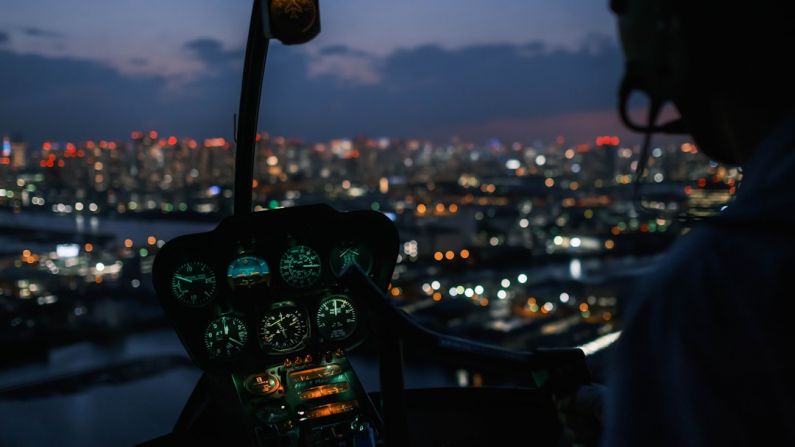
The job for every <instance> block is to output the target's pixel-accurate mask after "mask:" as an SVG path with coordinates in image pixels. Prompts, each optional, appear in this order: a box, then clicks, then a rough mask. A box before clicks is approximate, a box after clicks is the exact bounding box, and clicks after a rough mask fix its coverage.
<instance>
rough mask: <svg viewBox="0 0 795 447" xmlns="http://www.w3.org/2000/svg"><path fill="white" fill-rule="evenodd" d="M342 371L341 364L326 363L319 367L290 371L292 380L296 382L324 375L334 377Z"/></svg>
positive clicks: (319, 377)
mask: <svg viewBox="0 0 795 447" xmlns="http://www.w3.org/2000/svg"><path fill="white" fill-rule="evenodd" d="M341 373H342V368H341V367H340V366H339V365H326V366H319V367H317V368H309V369H302V370H300V371H293V372H291V373H290V375H289V377H290V380H293V381H295V382H306V381H307V380H313V379H321V378H323V377H333V376H337V375H339V374H341Z"/></svg>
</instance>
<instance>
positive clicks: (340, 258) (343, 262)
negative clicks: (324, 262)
mask: <svg viewBox="0 0 795 447" xmlns="http://www.w3.org/2000/svg"><path fill="white" fill-rule="evenodd" d="M328 262H329V267H331V273H333V274H334V276H336V277H338V278H339V277H340V276H342V274H343V273H345V271H346V270H348V267H350V266H352V265H354V264H356V265H358V266H359V268H361V269H362V271H363V272H364V273H365V274H369V273H370V270H372V268H373V256H372V255H371V254H370V250H368V249H367V247H365V246H364V245H362V244H360V243H358V242H343V243H340V244H338V245H337V246H336V247H334V248H333V249H332V250H331V254H330V255H329V260H328Z"/></svg>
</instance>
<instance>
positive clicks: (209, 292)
mask: <svg viewBox="0 0 795 447" xmlns="http://www.w3.org/2000/svg"><path fill="white" fill-rule="evenodd" d="M397 253H398V235H397V230H396V229H395V227H394V225H393V224H392V222H391V221H390V220H389V219H388V218H387V217H386V216H384V215H383V214H381V213H378V212H375V211H353V212H337V211H336V210H334V209H333V208H331V207H329V206H326V205H311V206H301V207H294V208H285V209H278V210H271V211H264V212H258V213H252V214H250V215H248V216H243V217H237V216H235V217H229V218H227V219H225V220H224V221H223V222H221V224H219V226H218V227H217V228H216V229H215V230H213V231H210V232H207V233H199V234H193V235H187V236H181V237H178V238H176V239H173V240H172V241H169V242H168V243H167V244H166V245H164V246H163V248H162V249H161V250H160V252H159V253H158V255H157V258H156V260H155V265H154V268H153V275H154V283H155V289H156V291H157V296H158V299H159V300H160V302H161V304H162V306H163V308H164V310H165V312H166V315H167V316H168V317H169V319H170V320H171V321H172V322H173V323H174V326H175V328H176V330H177V333H178V334H179V337H180V339H181V340H182V342H183V344H184V345H185V347H186V349H187V351H188V353H189V355H190V356H191V358H192V359H193V360H194V362H195V363H196V364H197V365H198V366H199V367H201V368H202V369H204V370H206V371H210V372H216V373H247V372H250V371H255V370H258V369H261V368H263V367H270V366H272V365H275V364H278V363H281V362H284V361H289V360H287V359H289V358H294V357H295V354H296V353H299V352H300V353H304V352H308V353H314V354H315V355H316V356H322V355H323V354H324V353H327V352H336V351H337V350H343V351H346V350H349V349H351V348H353V347H355V346H356V345H358V344H359V343H361V342H362V341H363V340H364V337H365V335H366V332H367V324H366V322H365V321H363V320H364V317H365V313H364V312H363V306H362V305H361V303H360V302H359V301H358V300H357V298H356V297H354V296H351V294H350V293H349V291H348V290H346V288H345V287H344V286H343V285H342V284H341V283H340V281H339V276H340V275H341V274H342V273H343V272H344V271H345V270H346V269H347V268H349V267H350V266H352V265H354V264H355V265H358V266H359V268H361V269H362V270H363V271H364V272H365V273H367V274H368V275H369V276H370V277H371V278H372V279H373V281H374V282H375V283H376V284H377V285H378V286H379V287H381V288H382V289H383V290H384V291H386V289H387V287H388V285H389V281H390V279H391V275H392V271H393V269H394V267H395V262H396V260H397Z"/></svg>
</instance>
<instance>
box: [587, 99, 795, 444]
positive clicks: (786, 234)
mask: <svg viewBox="0 0 795 447" xmlns="http://www.w3.org/2000/svg"><path fill="white" fill-rule="evenodd" d="M743 168H744V169H743V181H742V184H741V185H740V187H739V189H738V193H737V196H736V199H735V200H734V201H733V202H732V203H731V204H730V205H729V206H728V207H727V208H726V209H725V210H724V211H723V212H721V213H720V215H719V216H716V217H715V218H714V220H711V221H706V222H704V223H702V224H701V225H699V226H698V227H696V228H695V229H694V230H693V231H691V232H690V233H689V234H687V235H685V236H684V237H682V238H681V239H680V240H679V241H678V242H677V243H676V244H675V245H674V246H673V247H672V249H671V251H670V252H669V253H668V254H667V255H666V256H665V257H664V259H663V260H662V261H661V262H660V264H659V265H658V266H657V267H656V268H655V269H654V270H653V271H652V272H651V273H649V274H648V275H645V277H643V278H641V280H640V281H639V283H638V285H637V290H638V293H637V294H636V295H635V296H634V297H633V298H632V299H631V302H629V303H628V304H627V310H626V313H625V318H626V320H625V322H626V323H625V326H624V330H623V332H622V335H621V338H620V340H619V342H618V343H617V345H616V347H615V350H614V352H613V355H612V363H611V369H610V370H609V374H608V377H609V379H608V391H607V396H606V403H605V410H604V431H603V442H602V445H605V446H611V447H612V446H652V445H660V446H689V445H698V446H712V445H719V446H728V445H795V115H790V116H788V117H787V118H785V119H784V120H782V121H781V122H780V123H779V125H778V126H776V127H775V128H774V130H773V132H771V134H770V135H769V137H768V138H766V139H765V140H764V141H763V142H762V143H761V145H760V146H759V148H758V150H757V151H755V152H754V154H753V156H752V158H751V159H750V160H749V162H748V163H746V165H745V166H744V167H743Z"/></svg>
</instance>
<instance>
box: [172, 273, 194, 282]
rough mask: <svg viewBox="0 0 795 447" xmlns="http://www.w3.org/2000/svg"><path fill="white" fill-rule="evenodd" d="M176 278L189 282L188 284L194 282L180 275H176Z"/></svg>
mask: <svg viewBox="0 0 795 447" xmlns="http://www.w3.org/2000/svg"><path fill="white" fill-rule="evenodd" d="M174 278H177V279H181V280H183V281H187V282H193V280H190V279H188V278H186V277H184V276H180V275H174Z"/></svg>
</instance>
